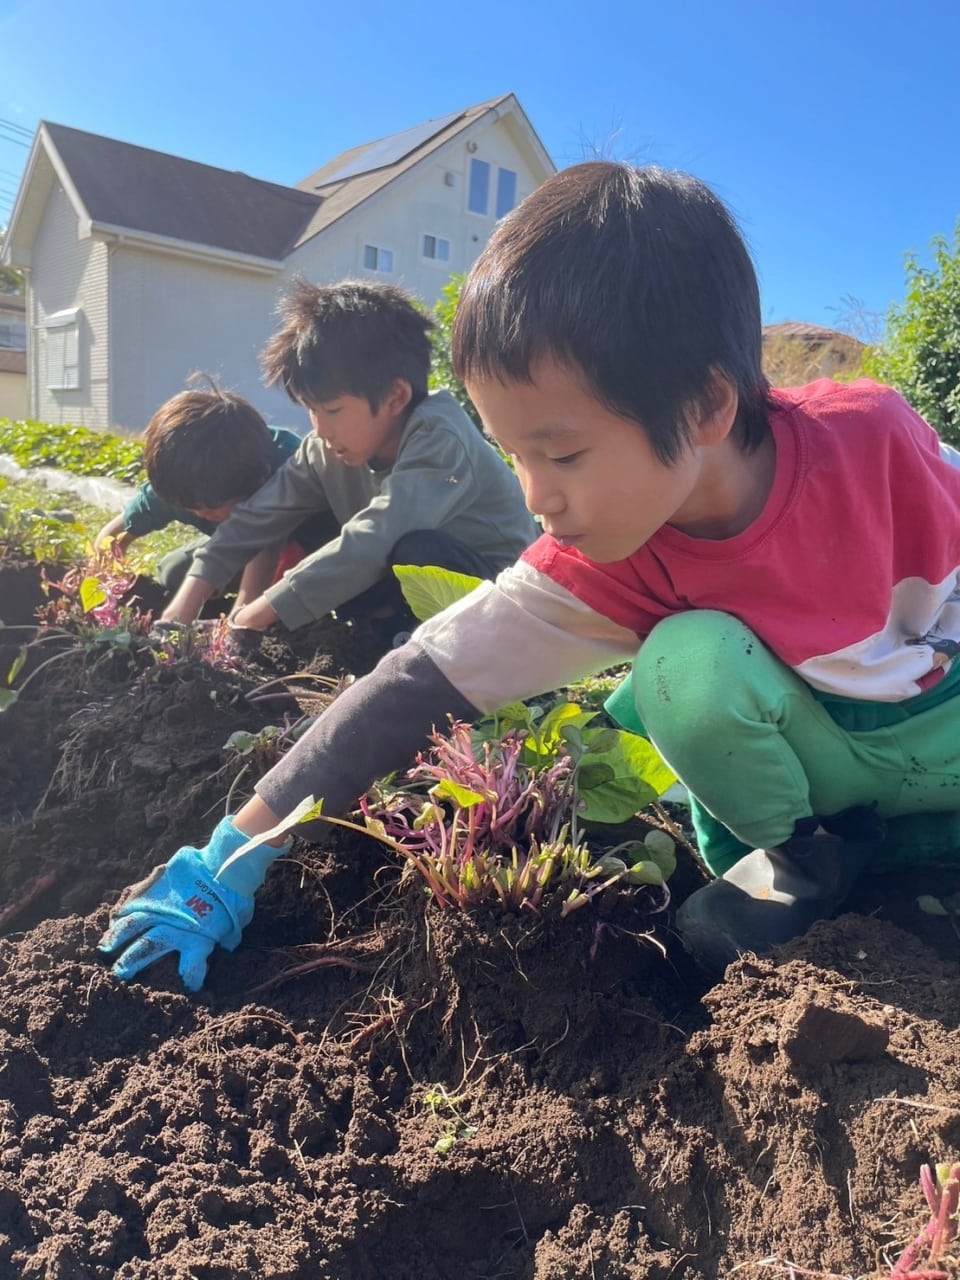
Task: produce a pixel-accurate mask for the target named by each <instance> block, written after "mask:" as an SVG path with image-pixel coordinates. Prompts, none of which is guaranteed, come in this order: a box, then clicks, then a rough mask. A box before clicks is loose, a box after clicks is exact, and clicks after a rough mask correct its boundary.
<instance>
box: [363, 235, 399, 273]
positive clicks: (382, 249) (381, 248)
mask: <svg viewBox="0 0 960 1280" xmlns="http://www.w3.org/2000/svg"><path fill="white" fill-rule="evenodd" d="M368 249H372V250H373V252H374V253H375V254H376V259H377V265H376V266H375V267H368V266H367V250H368ZM384 253H388V254H389V255H390V266H389V267H381V266H380V255H381V254H384ZM396 263H397V255H396V253H395V252H394V251H393V249H391V248H389V246H387V245H385V244H374V243H373V242H372V241H370V240H365V241H364V243H363V247H362V248H361V250H360V265H361V267H362V268H363V270H364V271H369V272H370V273H371V274H372V275H375V276H392V275H393V273H394V269H395V267H396Z"/></svg>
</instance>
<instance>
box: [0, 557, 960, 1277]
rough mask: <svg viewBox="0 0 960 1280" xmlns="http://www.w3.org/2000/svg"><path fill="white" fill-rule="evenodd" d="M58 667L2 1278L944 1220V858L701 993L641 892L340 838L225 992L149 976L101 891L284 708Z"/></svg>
mask: <svg viewBox="0 0 960 1280" xmlns="http://www.w3.org/2000/svg"><path fill="white" fill-rule="evenodd" d="M28 576H29V573H28V571H26V570H24V571H23V573H22V574H21V575H19V576H18V575H14V577H15V578H16V579H17V581H16V589H17V591H19V592H21V593H22V595H23V599H24V600H25V601H26V602H27V603H26V605H25V606H24V607H26V608H27V609H28V610H29V607H32V605H30V591H29V589H28V585H24V582H21V581H20V580H19V578H20V577H22V578H24V579H26V578H27V577H28ZM8 588H9V589H8ZM0 593H2V600H3V604H2V605H0V613H2V614H3V616H4V620H5V621H6V622H7V623H8V624H10V623H12V622H14V621H16V620H17V619H16V618H15V617H14V616H13V611H12V605H11V603H10V602H11V601H12V600H13V598H14V596H13V583H12V582H11V583H9V584H8V581H7V580H6V579H4V578H3V577H2V571H0ZM27 616H29V612H28V614H27ZM345 642H349V643H348V645H347V648H346V649H341V650H339V651H338V648H337V646H338V645H341V646H342V645H343V644H344V643H345ZM351 646H352V648H351ZM358 654H359V641H358V640H357V638H356V637H355V636H353V635H352V634H351V633H349V632H344V631H343V630H342V629H341V630H340V631H339V632H337V631H330V630H329V629H327V630H326V631H323V630H321V631H319V632H317V633H315V634H314V635H313V636H312V637H310V636H308V637H306V638H303V639H302V640H301V638H300V637H298V644H297V651H296V652H294V651H293V650H292V649H290V648H289V647H287V648H283V647H282V646H279V644H278V643H277V642H274V646H273V648H272V649H271V647H270V646H269V645H268V646H267V648H266V651H265V653H264V654H262V655H260V657H259V659H258V661H259V662H260V664H261V667H262V668H263V669H265V670H267V671H269V669H270V667H271V665H273V666H275V667H279V666H282V665H284V664H290V663H296V664H297V665H298V666H299V667H300V668H301V669H302V668H303V667H304V665H305V664H306V665H312V666H313V668H314V669H318V668H321V667H323V668H326V669H327V670H328V671H331V672H334V673H336V672H338V671H339V670H340V669H341V667H343V666H347V667H351V666H356V667H360V668H362V667H363V666H365V665H366V664H367V663H368V661H369V654H366V655H360V656H359V657H358ZM2 662H3V658H2V656H0V664H2ZM288 669H289V666H288ZM44 676H45V677H47V678H46V679H44ZM44 676H41V677H39V678H38V679H37V680H36V681H34V683H33V684H32V685H31V686H30V690H29V691H28V693H27V694H26V695H25V697H24V699H23V701H22V702H20V703H18V704H16V706H14V707H13V708H11V709H10V711H8V712H6V713H5V714H4V715H3V716H2V717H0V913H2V912H4V910H5V909H6V911H7V912H8V914H7V915H6V917H4V916H3V915H0V920H4V919H5V920H6V934H5V936H4V937H3V938H0V1277H7V1276H9V1277H30V1278H36V1280H41V1278H43V1280H47V1278H50V1280H107V1278H111V1280H112V1278H114V1277H119V1278H120V1280H144V1278H146V1280H187V1278H194V1280H221V1278H223V1280H226V1278H227V1277H271V1278H273V1280H300V1278H303V1280H354V1278H356V1280H451V1278H456V1280H471V1278H475V1280H495V1278H496V1280H509V1278H516V1280H581V1278H586V1280H641V1278H643V1280H647V1278H648V1277H649V1278H651V1280H693V1278H695V1277H702V1278H703V1280H715V1278H717V1277H727V1276H731V1275H734V1274H736V1275H737V1276H743V1277H745V1280H750V1278H753V1277H756V1278H759V1277H766V1276H782V1277H788V1276H790V1275H791V1274H793V1275H796V1276H806V1275H809V1274H816V1275H835V1276H866V1275H877V1276H879V1275H884V1274H890V1265H891V1264H890V1260H891V1259H893V1258H896V1257H897V1256H898V1254H899V1253H900V1251H901V1250H902V1249H903V1247H904V1246H905V1244H906V1243H908V1241H909V1240H911V1239H912V1238H913V1236H914V1235H915V1234H916V1233H917V1231H918V1230H919V1229H920V1227H921V1226H922V1225H923V1224H924V1223H925V1222H926V1221H927V1218H928V1217H929V1214H928V1213H927V1212H926V1210H925V1208H924V1205H923V1200H922V1196H921V1192H920V1189H919V1183H918V1173H919V1169H920V1166H921V1164H923V1163H925V1162H927V1161H933V1160H941V1161H942V1160H957V1159H960V1103H958V1098H960V1055H958V1044H960V1039H958V1032H957V1026H958V1023H960V984H958V981H957V978H958V968H957V962H958V955H960V944H958V939H957V935H956V933H955V932H954V930H953V928H952V927H951V924H952V922H951V920H950V919H949V918H937V917H933V916H928V915H924V914H922V913H921V912H919V911H918V910H917V908H916V905H915V900H916V897H917V895H918V894H919V893H921V892H932V893H935V894H937V895H939V896H941V897H944V896H946V895H947V894H948V893H950V892H952V891H953V890H955V889H956V887H957V886H956V884H955V883H949V882H947V880H946V879H945V877H944V875H943V873H942V872H941V873H939V874H938V875H936V876H934V875H933V874H929V875H917V876H915V877H914V878H913V879H912V880H909V881H908V880H907V879H906V878H904V877H900V878H891V877H888V878H886V879H885V880H882V881H881V880H874V881H870V882H867V883H866V884H865V885H864V888H863V890H862V892H861V894H860V896H859V898H858V901H857V904H856V906H857V908H858V910H859V911H862V914H847V915H845V916H842V917H841V918H839V919H838V920H836V921H832V922H829V923H826V924H821V925H818V926H817V927H816V928H815V929H813V930H812V931H811V932H810V934H809V935H808V936H807V937H806V938H804V939H802V940H800V941H798V942H796V943H794V944H792V945H791V946H790V947H788V948H785V949H784V950H783V952H782V953H781V954H779V955H777V956H776V957H774V958H773V959H770V960H765V961H749V960H745V961H743V962H741V963H740V964H738V965H735V966H733V967H732V968H731V970H730V971H729V973H728V976H727V979H726V981H725V982H724V983H722V984H721V985H719V986H717V987H715V988H714V989H713V990H711V991H709V992H704V989H703V985H702V984H700V983H699V982H698V980H697V978H696V976H695V975H694V974H693V973H692V971H691V970H690V967H689V966H688V965H687V964H686V962H685V960H684V957H683V956H682V954H681V953H680V952H679V950H678V948H677V946H676V944H675V940H674V938H673V936H672V933H671V929H670V920H671V912H670V911H667V912H662V913H659V914H651V907H652V905H653V904H652V901H651V899H649V898H647V897H644V896H642V895H640V896H638V897H637V898H634V899H621V900H620V901H618V902H617V903H615V904H612V905H610V906H608V907H607V908H606V910H605V912H603V913H599V912H598V913H595V914H593V915H590V914H589V912H588V911H583V912H580V913H579V915H578V916H574V917H572V918H571V919H570V920H568V921H565V922H560V921H558V920H554V919H552V918H545V919H541V920H537V921H534V922H531V921H530V920H528V919H523V920H521V919H518V918H514V917H504V916H503V915H501V914H494V913H489V914H483V915H481V916H479V917H477V918H465V917H462V916H457V915H453V914H451V913H443V912H440V911H438V910H436V909H435V908H433V907H432V906H430V905H429V904H428V903H427V902H426V900H425V899H424V897H423V896H422V894H420V893H418V892H417V890H416V888H415V886H413V885H410V884H406V883H404V882H402V881H401V878H400V876H399V874H398V870H397V868H395V867H393V866H390V865H387V866H386V867H385V864H384V857H383V854H382V851H381V850H380V849H379V846H376V845H374V844H373V843H372V842H368V841H366V840H364V839H362V838H358V839H356V840H353V839H348V838H345V836H344V833H341V832H334V833H331V837H330V839H329V840H328V841H327V842H326V843H325V844H324V845H322V846H310V845H306V844H301V845H298V846H297V848H296V850H295V853H294V855H293V856H292V857H290V858H289V859H287V860H285V861H283V862H282V863H280V864H279V865H278V866H277V867H276V868H275V869H274V870H273V871H272V872H271V875H270V877H269V879H268V882H267V885H266V886H265V888H264V890H263V891H262V893H261V895H260V899H259V904H258V910H257V914H256V916H255V918H254V920H253V922H252V924H251V925H250V926H249V927H248V929H247V931H246V934H245V936H244V940H243V944H242V946H241V947H240V949H239V950H238V951H237V952H235V953H233V954H232V955H227V954H226V953H223V952H219V953H217V955H216V956H215V957H214V959H213V962H212V965H211V971H210V976H209V979H208V982H207V985H206V987H205V988H204V991H203V992H202V993H201V995H200V996H198V997H187V996H185V995H184V994H183V993H182V991H181V990H180V988H179V984H178V981H177V978H176V973H175V968H174V965H173V963H172V962H163V963H161V964H160V965H157V966H156V967H155V968H154V969H152V970H150V971H148V972H147V974H146V975H144V981H143V983H142V984H140V983H133V984H130V985H123V984H121V983H119V982H117V981H115V980H114V979H113V978H112V977H111V976H110V974H109V972H108V970H107V969H106V967H105V966H104V965H103V964H102V963H101V962H100V961H99V960H98V958H97V955H96V951H95V944H96V941H97V938H98V937H99V935H100V933H101V931H102V929H103V927H104V925H105V923H106V920H107V907H106V905H104V904H107V903H109V902H110V901H112V900H114V899H115V898H116V896H117V894H118V893H119V891H120V890H121V888H122V887H123V886H124V885H126V884H127V883H129V882H130V881H131V880H134V879H136V878H138V877H139V876H140V875H141V874H142V873H143V872H144V871H145V870H146V869H147V868H148V867H150V866H152V865H153V864H155V863H156V862H157V861H160V860H164V859H166V857H168V856H169V854H170V853H171V852H172V851H173V850H174V849H175V848H176V847H177V846H178V845H179V844H181V843H184V842H188V841H191V840H196V839H197V838H200V837H203V836H204V835H205V834H206V833H207V831H208V830H209V829H210V827H211V825H212V824H213V822H214V821H215V820H216V817H217V816H218V814H219V813H222V812H223V808H224V802H225V798H226V795H227V793H228V792H229V791H230V788H231V785H232V784H234V782H235V779H236V776H237V771H238V767H239V766H238V764H237V763H236V762H233V763H232V764H231V763H230V762H228V761H227V760H226V759H225V757H224V754H223V751H222V746H223V743H224V742H225V741H226V739H227V737H228V736H229V735H230V733H231V732H233V731H234V730H235V729H237V728H246V729H257V728H259V727H260V726H262V725H263V724H264V723H268V722H273V723H276V722H277V721H278V716H279V714H280V712H281V711H282V709H283V708H282V707H280V706H273V705H271V704H266V708H265V705H264V704H258V705H256V706H254V705H252V704H251V703H250V702H249V701H248V700H247V697H246V694H247V693H248V692H249V691H250V689H251V688H252V682H251V680H250V678H248V677H247V676H242V677H241V676H238V675H230V674H223V673H217V672H213V671H211V670H210V669H208V668H206V667H198V666H192V665H181V666H178V667H172V668H167V669H164V668H158V667H142V668H141V669H139V670H137V669H135V668H134V667H133V666H132V665H130V664H127V663H124V662H120V663H101V664H100V665H99V666H96V667H93V668H91V667H90V666H89V664H88V665H87V666H84V665H82V664H81V663H79V662H77V663H74V664H73V665H72V666H71V665H70V664H69V663H61V664H54V665H53V667H51V668H50V669H49V671H48V672H45V673H44ZM252 780H253V779H252V771H251V772H250V773H249V774H248V775H246V776H244V777H243V778H241V779H240V780H239V782H238V783H237V784H236V787H235V790H234V795H235V796H236V795H239V794H242V793H243V791H244V790H245V788H246V787H247V786H248V784H250V783H251V782H252ZM693 882H694V875H693V872H692V868H691V867H690V866H686V867H684V868H683V870H682V873H681V875H680V876H679V878H678V885H680V886H682V887H681V888H679V889H677V890H675V899H674V904H673V905H676V900H677V898H678V897H679V896H682V892H683V891H684V889H685V888H687V889H688V888H689V887H690V885H691V884H692V883H693ZM38 884H39V885H40V886H41V887H40V888H39V889H38V890H37V892H36V895H35V896H34V897H33V898H32V899H31V900H28V899H29V897H30V893H31V890H32V889H36V887H37V885H38ZM43 886H46V887H43ZM648 935H649V936H648ZM296 965H307V966H308V967H307V968H306V970H305V971H303V972H300V973H297V974H291V972H290V970H291V968H292V967H293V966H296ZM444 1136H447V1137H449V1138H452V1139H454V1141H453V1142H452V1144H451V1145H450V1149H449V1151H447V1153H446V1154H441V1153H439V1152H438V1151H437V1150H435V1145H436V1143H437V1140H438V1138H441V1137H444ZM791 1267H793V1271H791ZM944 1269H945V1270H946V1272H947V1274H949V1275H956V1274H960V1270H957V1269H955V1268H954V1269H951V1265H950V1264H948V1265H947V1266H946V1267H945V1268H944Z"/></svg>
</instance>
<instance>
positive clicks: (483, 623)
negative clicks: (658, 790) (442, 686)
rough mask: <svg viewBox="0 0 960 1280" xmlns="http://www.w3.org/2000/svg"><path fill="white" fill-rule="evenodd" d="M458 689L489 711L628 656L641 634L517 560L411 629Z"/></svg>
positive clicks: (569, 681) (561, 685) (625, 660)
mask: <svg viewBox="0 0 960 1280" xmlns="http://www.w3.org/2000/svg"><path fill="white" fill-rule="evenodd" d="M413 638H414V640H415V641H416V643H418V644H419V645H420V646H421V648H422V649H423V650H424V651H425V652H426V654H427V656H428V657H429V658H430V659H431V660H432V661H433V662H434V663H435V664H436V665H437V667H439V669H440V671H441V672H442V673H443V674H444V676H446V678H447V679H448V680H449V681H450V683H451V684H452V685H453V686H454V688H455V689H457V691H458V692H459V693H460V694H462V695H463V697H465V698H466V699H467V701H468V702H470V703H472V704H473V705H474V706H475V707H477V708H478V709H479V710H480V711H482V712H484V713H489V712H492V711H496V710H497V709H498V708H499V707H502V706H505V705H506V704H507V703H508V702H515V701H518V700H522V699H524V698H532V697H535V696H536V695H537V694H540V693H546V692H548V691H549V690H551V689H559V688H562V687H563V686H564V685H568V684H572V683H573V682H574V681H576V680H579V679H581V678H582V677H583V676H587V675H594V674H596V673H597V672H598V671H603V670H605V669H606V668H607V667H611V666H615V665H617V664H619V663H623V662H629V661H631V660H632V659H633V658H634V657H635V655H636V653H637V650H638V649H639V648H640V641H639V639H638V637H637V636H636V634H635V633H634V632H632V631H630V630H628V629H627V628H626V627H621V626H619V625H618V624H617V623H615V622H611V621H610V619H609V618H605V617H604V616H603V615H602V614H599V613H597V612H596V611H595V610H593V609H591V608H590V607H589V606H588V605H585V604H583V603H582V601H580V600H578V599H577V598H576V597H575V596H573V595H571V593H570V592H569V591H567V590H566V588H565V587H561V586H559V585H558V584H557V583H556V582H553V581H552V580H551V579H550V578H548V577H546V575H545V574H542V573H540V572H539V571H538V570H536V569H535V568H533V567H532V566H531V565H529V564H527V563H526V562H525V561H523V560H520V561H518V562H517V563H516V564H515V565H512V566H511V567H510V568H509V569H506V570H504V572H503V573H501V574H500V576H499V577H498V578H497V580H496V582H487V583H484V584H483V585H482V586H480V587H478V588H477V589H476V590H475V591H472V592H471V593H470V595H468V596H466V597H464V599H463V600H460V601H458V602H457V603H456V604H453V605H451V606H450V607H449V608H448V609H444V610H443V612H442V613H438V614H437V615H436V616H435V617H433V618H430V619H429V620H428V621H427V622H424V623H422V624H421V625H420V626H419V627H418V628H417V630H416V631H415V632H414V635H413Z"/></svg>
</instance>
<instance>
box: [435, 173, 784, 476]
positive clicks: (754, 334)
mask: <svg viewBox="0 0 960 1280" xmlns="http://www.w3.org/2000/svg"><path fill="white" fill-rule="evenodd" d="M452 354H453V366H454V371H455V372H456V375H457V377H458V378H461V379H463V380H467V381H469V380H470V379H471V378H476V377H494V378H497V379H499V380H500V381H503V382H509V381H511V380H516V381H521V382H530V381H531V380H532V378H531V366H532V365H533V364H534V363H535V362H536V361H537V360H538V359H541V358H543V357H552V358H553V359H555V360H556V361H558V362H559V363H560V364H562V365H567V366H569V367H570V368H571V369H573V370H574V371H576V372H578V373H579V374H580V375H582V377H583V379H584V381H585V385H586V386H587V388H588V389H589V391H590V392H591V393H592V394H593V395H594V396H596V398H597V399H598V400H599V401H600V402H601V403H602V404H604V405H605V406H606V407H607V408H608V409H610V410H611V411H612V412H614V413H616V414H618V415H619V416H621V417H625V418H628V419H630V420H632V421H634V422H636V423H638V424H639V425H640V426H641V427H643V429H644V430H645V431H646V433H647V435H648V437H649V439H650V442H651V444H652V446H653V448H654V450H655V452H656V454H657V457H658V458H659V459H660V461H661V462H664V463H667V464H669V463H673V462H676V461H677V460H678V459H679V457H680V455H681V454H682V452H683V449H684V447H685V445H686V444H687V443H689V441H690V439H691V433H692V429H693V426H694V422H695V415H696V413H697V411H698V410H701V411H706V410H709V408H710V407H711V401H712V393H713V392H714V390H715V378H716V375H717V374H722V375H724V376H725V377H726V378H727V379H728V380H729V381H730V383H731V384H732V385H733V387H734V388H735V389H736V392H737V395H738V411H737V420H736V424H735V428H734V430H735V433H736V439H737V441H738V443H739V445H740V447H741V448H742V449H743V450H744V451H747V452H748V451H750V450H752V449H755V448H756V447H757V445H759V444H760V443H761V441H762V440H763V439H764V437H765V436H766V434H767V432H768V431H769V423H768V416H767V415H768V411H769V408H770V402H769V394H770V389H769V384H768V383H767V380H766V378H765V376H764V374H763V369H762V366H761V321H760V296H759V290H758V287H757V278H756V273H755V271H754V268H753V263H752V262H751V260H750V255H749V253H748V251H747V248H746V245H745V244H744V241H743V238H742V236H741V234H740V231H739V229H738V228H737V225H736V223H735V221H734V219H733V216H732V215H731V213H730V212H729V211H728V210H727V208H726V207H725V206H724V204H723V203H722V201H721V200H720V199H719V198H718V197H717V196H716V195H714V193H713V192H712V191H711V190H710V189H709V188H708V187H707V186H706V185H705V184H704V183H702V182H700V181H699V180H698V179H696V178H693V177H691V176H689V175H688V174H683V173H676V172H669V171H665V170H662V169H658V168H654V167H645V168H633V167H631V166H628V165H622V164H615V163H611V162H607V161H595V162H590V163H587V164H580V165H575V166H573V167H572V168H569V169H564V170H562V171H561V172H560V173H558V174H555V175H554V176H553V177H552V178H549V179H548V180H547V181H546V182H545V183H543V185H542V186H540V187H538V188H537V190H536V191H534V192H533V194H532V195H530V196H528V197H527V199H526V200H524V201H523V203H522V204H520V205H518V206H517V208H516V209H514V210H513V212H512V213H511V214H509V215H508V216H507V217H506V218H505V219H504V221H503V222H501V223H500V224H499V226H497V227H496V228H495V230H494V232H493V236H492V237H491V239H490V241H489V242H488V244H487V245H486V247H485V248H484V250H483V251H482V253H481V254H480V256H479V258H478V259H477V261H476V263H475V264H474V267H473V269H472V270H471V272H470V274H469V276H468V277H467V280H466V282H465V284H464V287H463V290H462V292H461V296H460V304H459V307H458V309H457V314H456V317H455V320H454V329H453V347H452Z"/></svg>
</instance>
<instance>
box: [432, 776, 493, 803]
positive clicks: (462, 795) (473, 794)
mask: <svg viewBox="0 0 960 1280" xmlns="http://www.w3.org/2000/svg"><path fill="white" fill-rule="evenodd" d="M430 794H431V795H432V796H435V797H436V798H437V799H438V800H452V801H453V803H454V804H455V805H457V807H458V808H460V809H472V808H473V806H474V805H475V804H483V801H484V799H485V798H486V797H484V796H482V795H481V794H480V793H479V791H471V790H470V788H469V787H462V786H461V785H460V784H459V782H454V781H453V780H452V779H451V778H444V779H443V781H442V782H438V783H437V785H436V786H435V787H431V788H430Z"/></svg>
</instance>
